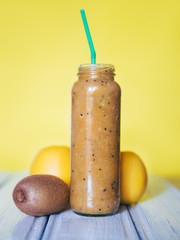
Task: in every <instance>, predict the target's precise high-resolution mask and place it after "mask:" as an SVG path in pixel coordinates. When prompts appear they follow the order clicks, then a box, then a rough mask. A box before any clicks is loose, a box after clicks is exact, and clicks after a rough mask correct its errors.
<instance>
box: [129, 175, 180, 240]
mask: <svg viewBox="0 0 180 240" xmlns="http://www.w3.org/2000/svg"><path fill="white" fill-rule="evenodd" d="M128 210H129V212H130V215H131V217H132V219H133V222H134V224H135V227H136V229H137V231H138V233H139V236H140V237H141V239H154V240H155V239H157V240H161V239H162V240H166V239H167V240H170V239H173V240H175V239H180V191H179V190H178V189H176V188H175V187H173V186H172V185H171V184H170V183H169V182H168V181H166V180H164V179H162V178H160V177H157V176H151V177H150V178H149V185H148V189H147V191H146V193H145V195H144V196H143V198H142V199H141V201H140V202H139V203H138V204H136V205H134V206H129V207H128Z"/></svg>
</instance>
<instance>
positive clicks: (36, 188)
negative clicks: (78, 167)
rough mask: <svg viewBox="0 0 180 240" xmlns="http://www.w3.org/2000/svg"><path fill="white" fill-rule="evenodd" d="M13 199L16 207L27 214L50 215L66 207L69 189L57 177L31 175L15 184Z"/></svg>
mask: <svg viewBox="0 0 180 240" xmlns="http://www.w3.org/2000/svg"><path fill="white" fill-rule="evenodd" d="M13 200H14V203H15V204H16V206H17V208H19V210H21V211H22V212H24V213H26V214H28V215H31V216H44V215H50V214H53V213H59V212H61V211H62V210H63V209H65V208H66V206H67V203H68V200H69V189H68V186H67V184H66V183H64V181H63V180H61V179H60V178H58V177H55V176H52V175H31V176H28V177H25V178H23V179H22V180H21V181H20V182H19V183H18V184H17V185H16V186H15V188H14V190H13Z"/></svg>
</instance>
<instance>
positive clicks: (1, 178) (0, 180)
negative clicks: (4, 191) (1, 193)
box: [0, 171, 10, 187]
mask: <svg viewBox="0 0 180 240" xmlns="http://www.w3.org/2000/svg"><path fill="white" fill-rule="evenodd" d="M8 176H10V174H8V173H6V172H1V171H0V187H2V185H3V184H4V183H5V182H6V180H7V179H8Z"/></svg>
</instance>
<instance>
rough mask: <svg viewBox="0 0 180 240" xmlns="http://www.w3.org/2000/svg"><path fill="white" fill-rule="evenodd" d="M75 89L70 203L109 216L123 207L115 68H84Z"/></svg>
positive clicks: (88, 212) (85, 211)
mask: <svg viewBox="0 0 180 240" xmlns="http://www.w3.org/2000/svg"><path fill="white" fill-rule="evenodd" d="M78 77H79V79H78V81H77V82H76V83H75V84H74V86H73V88H72V122H71V185H70V204H71V207H72V209H73V211H75V212H76V213H80V214H85V215H107V214H113V213H116V212H117V210H118V207H119V157H120V95H121V90H120V87H119V85H118V84H117V83H116V82H115V81H114V68H113V66H112V65H102V64H101V65H100V64H96V65H94V67H93V66H91V65H81V66H80V68H79V73H78Z"/></svg>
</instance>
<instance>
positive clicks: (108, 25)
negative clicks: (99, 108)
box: [0, 0, 180, 176]
mask: <svg viewBox="0 0 180 240" xmlns="http://www.w3.org/2000/svg"><path fill="white" fill-rule="evenodd" d="M81 8H84V9H85V12H86V15H87V18H88V22H89V26H90V30H91V34H92V36H93V41H94V45H95V48H96V52H97V62H98V63H111V64H114V65H115V68H116V81H117V82H118V83H119V84H120V85H121V88H122V111H121V113H122V116H121V150H131V151H134V152H136V153H138V154H139V156H140V157H141V158H142V159H143V161H144V163H145V165H146V166H147V169H148V171H149V172H151V173H155V174H159V175H164V176H170V175H174V176H177V175H180V14H179V9H180V1H179V0H168V1H166V0H156V1H155V0H152V1H150V0H149V1H145V0H136V1H134V0H127V1H122V0H116V1H115V0H114V1H113V0H112V1H106V0H99V1H98V0H91V1H89V0H87V1H84V0H82V1H81V0H66V1H65V0H64V1H61V0H59V1H58V0H56V1H55V0H48V1H47V0H31V1H30V0H26V1H25V0H21V1H20V0H16V1H14V0H0V170H11V171H16V170H22V169H27V168H29V167H30V164H31V162H32V159H33V158H34V156H35V155H36V153H37V152H38V151H39V149H41V148H42V147H45V146H49V145H67V146H69V145H70V116H71V113H70V104H71V99H70V92H71V86H72V84H73V82H74V81H75V80H76V79H77V78H76V73H77V68H78V65H79V64H80V63H88V62H90V53H89V49H88V44H87V40H86V37H85V33H84V29H83V25H82V21H81V17H80V12H79V10H80V9H81Z"/></svg>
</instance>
